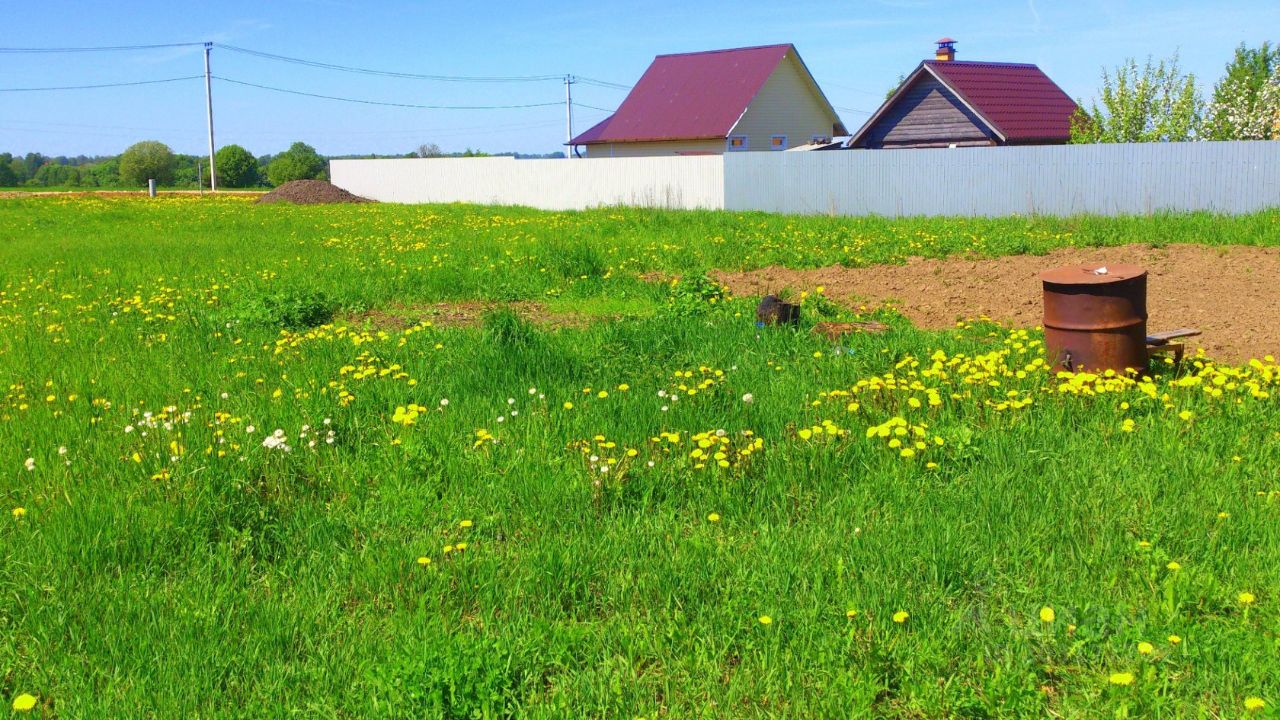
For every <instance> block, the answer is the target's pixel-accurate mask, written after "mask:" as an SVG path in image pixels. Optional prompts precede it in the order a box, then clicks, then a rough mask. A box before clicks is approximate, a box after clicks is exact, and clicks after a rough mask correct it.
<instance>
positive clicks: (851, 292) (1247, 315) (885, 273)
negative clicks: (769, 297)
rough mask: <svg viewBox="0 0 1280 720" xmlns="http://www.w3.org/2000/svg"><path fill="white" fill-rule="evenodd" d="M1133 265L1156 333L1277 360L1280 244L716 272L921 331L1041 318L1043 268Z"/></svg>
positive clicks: (727, 279)
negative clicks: (1143, 276) (820, 294)
mask: <svg viewBox="0 0 1280 720" xmlns="http://www.w3.org/2000/svg"><path fill="white" fill-rule="evenodd" d="M1087 262H1098V263H1103V264H1106V263H1112V264H1115V263H1134V264H1137V265H1141V266H1142V267H1145V268H1147V270H1148V272H1149V276H1148V290H1147V310H1148V312H1149V313H1150V318H1149V320H1148V323H1147V329H1148V331H1150V332H1155V331H1159V330H1169V329H1173V328H1178V327H1194V328H1199V329H1200V330H1203V331H1204V334H1203V335H1202V336H1200V337H1198V338H1190V339H1189V342H1188V347H1189V348H1193V347H1195V346H1197V345H1199V346H1201V347H1203V348H1204V349H1205V352H1207V353H1209V354H1210V355H1212V356H1213V357H1215V358H1217V359H1219V360H1224V361H1230V362H1241V361H1245V360H1248V359H1249V358H1252V357H1259V358H1260V357H1262V356H1263V355H1266V354H1272V355H1280V248H1258V247H1248V246H1242V245H1238V246H1231V247H1209V246H1204V245H1170V246H1168V247H1165V248H1159V249H1153V248H1151V247H1149V246H1146V245H1126V246H1123V247H1115V248H1090V249H1075V248H1070V249H1063V250H1056V251H1054V252H1052V253H1049V254H1048V255H1044V256H1030V255H1019V256H1013V257H1006V258H999V259H995V260H964V259H946V260H925V259H921V258H912V259H911V260H910V261H909V262H908V263H907V264H906V265H878V266H875V267H868V268H857V269H851V268H845V267H826V268H819V269H817V270H789V269H787V268H779V267H769V268H764V269H761V270H755V271H752V272H740V273H718V274H717V278H718V279H719V280H720V281H721V282H723V283H725V284H727V285H728V286H729V287H730V289H731V290H732V291H733V293H734V294H735V295H763V294H765V293H768V292H775V291H777V290H780V289H782V288H784V287H789V288H792V289H794V290H812V289H813V288H815V287H817V286H818V285H822V286H825V287H826V294H827V295H828V296H829V297H831V298H832V299H834V300H843V301H859V302H874V303H879V302H883V301H886V300H894V301H897V303H898V306H899V308H900V309H901V310H902V312H903V314H904V315H906V316H907V317H908V318H910V319H911V321H912V322H914V323H915V324H916V325H918V326H920V327H926V328H945V327H951V326H952V325H954V324H955V321H956V320H957V319H962V318H973V317H978V316H980V315H985V316H987V317H990V318H991V319H993V320H998V321H1000V322H1004V323H1011V324H1014V325H1018V326H1035V325H1039V324H1040V322H1041V321H1042V319H1043V315H1042V312H1043V309H1042V304H1041V285H1040V282H1039V280H1038V279H1037V277H1036V276H1037V273H1039V272H1040V271H1041V270H1046V269H1048V268H1052V267H1057V266H1059V265H1069V264H1073V263H1087Z"/></svg>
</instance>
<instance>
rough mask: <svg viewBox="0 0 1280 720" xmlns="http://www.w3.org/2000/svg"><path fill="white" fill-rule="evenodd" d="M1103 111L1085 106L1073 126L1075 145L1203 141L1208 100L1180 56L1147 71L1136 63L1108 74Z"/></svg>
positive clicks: (1150, 65) (1104, 81) (1151, 64)
mask: <svg viewBox="0 0 1280 720" xmlns="http://www.w3.org/2000/svg"><path fill="white" fill-rule="evenodd" d="M1100 95H1101V98H1100V99H1101V101H1102V104H1101V106H1099V105H1098V103H1096V102H1095V103H1093V105H1092V107H1091V108H1089V109H1088V110H1085V109H1084V107H1083V104H1082V105H1081V108H1080V110H1079V111H1077V113H1076V116H1075V117H1074V118H1072V122H1071V142H1075V143H1128V142H1179V141H1185V140H1197V139H1199V138H1200V129H1201V125H1202V118H1203V115H1204V100H1202V99H1201V97H1200V93H1199V91H1198V90H1197V89H1196V78H1195V75H1190V74H1188V75H1184V74H1182V71H1181V69H1180V68H1179V67H1178V56H1177V55H1174V56H1173V57H1172V58H1170V59H1168V60H1161V61H1160V62H1159V63H1156V62H1154V61H1153V60H1152V59H1151V58H1147V62H1146V64H1145V65H1143V66H1142V67H1139V66H1138V63H1137V62H1136V61H1135V60H1134V59H1133V58H1130V59H1128V60H1126V61H1125V62H1124V63H1123V64H1121V65H1120V66H1119V67H1117V68H1115V70H1114V72H1108V71H1106V70H1105V69H1104V70H1103V71H1102V89H1101V91H1100Z"/></svg>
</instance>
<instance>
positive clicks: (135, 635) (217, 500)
mask: <svg viewBox="0 0 1280 720" xmlns="http://www.w3.org/2000/svg"><path fill="white" fill-rule="evenodd" d="M1135 243H1137V244H1155V245H1157V246H1162V245H1167V244H1174V243H1197V244H1202V245H1208V246H1215V247H1221V248H1222V250H1223V252H1225V253H1230V252H1231V251H1232V250H1231V246H1234V245H1253V246H1263V247H1268V248H1273V247H1280V211H1278V212H1268V213H1260V214H1256V215H1250V216H1244V217H1237V218H1221V217H1215V216H1211V215H1205V214H1195V215H1179V216H1156V217H1141V218H1139V217H1134V218H1112V219H1106V218H1074V219H1047V218H1041V219H1001V220H993V219H950V220H939V219H930V220H924V219H903V220H893V219H883V218H865V219H849V218H826V217H813V218H796V217H783V216H771V215H764V214H757V213H748V214H734V213H721V212H660V211H646V210H635V209H604V210H595V211H589V212H582V213H548V212H537V211H531V210H523V209H511V208H494V207H467V206H393V205H378V204H368V205H352V206H313V207H292V206H281V205H271V206H259V205H254V204H252V202H251V200H250V199H249V198H244V197H220V198H204V199H202V198H199V197H198V196H170V197H165V198H162V199H160V200H158V201H157V200H147V199H145V198H141V197H139V198H124V197H92V196H74V197H30V198H26V197H23V198H9V199H3V200H0V373H2V374H3V376H2V377H0V392H3V396H2V397H0V467H3V468H4V470H3V472H2V473H0V503H7V504H4V505H3V508H2V509H3V510H4V515H3V518H4V521H3V522H0V559H2V562H0V638H2V641H0V695H3V697H4V700H5V702H12V701H13V699H14V698H15V697H17V696H18V695H19V694H21V693H29V694H31V695H34V696H35V697H36V698H37V705H36V708H35V710H34V715H35V716H36V717H41V716H43V717H59V718H102V717H148V716H150V717H231V716H237V717H286V716H301V717H313V716H316V717H396V718H400V717H403V718H417V717H448V718H473V717H475V718H485V717H571V718H578V717H600V718H605V717H608V718H613V717H629V718H636V717H643V718H662V717H691V716H697V717H729V718H738V717H794V718H826V717H894V718H897V717H904V718H919V717H953V716H961V717H1042V716H1064V717H1102V716H1130V717H1136V716H1151V717H1156V716H1159V717H1167V716H1175V717H1181V716H1195V717H1240V716H1243V715H1246V714H1248V713H1249V712H1250V710H1247V709H1246V701H1248V702H1249V705H1248V707H1255V706H1257V702H1258V701H1260V702H1261V703H1263V706H1262V708H1261V710H1260V711H1259V712H1260V713H1261V715H1262V716H1270V715H1268V714H1274V712H1275V707H1276V706H1277V705H1280V674H1278V673H1277V672H1276V666H1277V663H1276V653H1277V639H1276V638H1277V633H1280V596H1278V594H1277V588H1280V475H1277V471H1276V468H1278V467H1280V404H1278V403H1277V400H1276V398H1275V394H1276V393H1277V392H1280V366H1277V364H1276V361H1275V359H1274V357H1270V356H1267V355H1266V354H1265V353H1259V355H1260V357H1256V358H1254V359H1253V360H1252V361H1247V362H1240V363H1236V364H1231V365H1227V364H1217V363H1214V362H1213V361H1212V360H1210V359H1203V358H1202V359H1197V360H1193V361H1191V362H1189V363H1188V364H1187V365H1186V366H1184V367H1183V368H1182V369H1181V370H1179V369H1175V368H1172V367H1169V366H1167V365H1159V366H1157V367H1156V369H1155V372H1154V373H1153V375H1152V376H1150V377H1148V378H1139V379H1136V380H1131V379H1122V378H1100V377H1094V376H1089V375H1075V376H1058V375H1056V374H1054V373H1052V372H1050V371H1049V370H1048V369H1047V368H1046V367H1045V365H1044V362H1043V359H1042V349H1041V337H1040V334H1039V333H1038V332H1037V331H1035V330H1034V329H1031V328H1003V327H999V326H997V325H995V324H992V323H989V322H984V321H979V320H973V321H962V322H959V323H957V324H956V326H955V327H953V328H950V329H946V330H939V331H926V330H920V329H917V328H915V327H913V326H912V325H911V324H910V323H909V322H908V321H907V320H906V319H905V318H904V317H903V316H902V315H900V314H899V313H898V312H897V311H895V310H894V309H893V308H892V307H891V306H886V305H882V304H877V303H869V304H866V305H865V306H859V305H857V304H852V305H850V304H842V303H838V302H836V301H834V300H832V299H829V298H828V297H827V296H826V293H825V292H823V291H820V290H818V288H817V287H803V288H802V287H796V288H793V290H794V291H795V293H796V296H797V297H799V296H800V293H801V292H805V293H806V294H805V296H804V306H805V319H804V322H803V323H802V326H801V327H799V328H796V329H778V328H757V327H756V326H755V323H754V308H755V301H756V299H755V298H734V297H731V296H729V295H727V294H726V293H725V292H724V289H723V288H722V287H721V286H720V285H719V284H718V283H716V282H714V281H712V280H710V279H708V278H707V277H706V273H709V272H711V271H717V270H718V271H750V270H756V269H759V268H765V267H769V266H783V267H786V268H792V269H808V268H819V267H823V266H827V265H845V266H848V267H867V266H870V265H874V264H878V263H900V262H904V261H906V259H907V258H909V257H912V256H925V257H933V258H938V257H946V256H957V255H971V256H977V257H999V256H1005V255H1012V254H1027V253H1036V254H1040V253H1047V252H1049V251H1051V250H1054V249H1057V248H1064V247H1065V248H1072V247H1094V246H1108V247H1110V246H1122V245H1133V244H1135ZM1206 302H1218V303H1220V305H1221V312H1223V313H1230V312H1232V303H1231V302H1230V298H1209V299H1207V300H1206ZM818 320H829V321H841V322H859V321H861V322H866V321H875V322H878V323H883V324H885V325H887V326H888V330H887V331H885V332H881V333H858V334H853V335H848V336H846V337H844V338H842V339H840V340H839V341H836V342H832V341H830V340H828V339H825V338H823V337H820V336H819V335H816V334H814V333H812V332H810V331H809V326H811V325H812V324H813V323H814V322H815V321H818ZM1276 322H1277V323H1280V318H1277V321H1276Z"/></svg>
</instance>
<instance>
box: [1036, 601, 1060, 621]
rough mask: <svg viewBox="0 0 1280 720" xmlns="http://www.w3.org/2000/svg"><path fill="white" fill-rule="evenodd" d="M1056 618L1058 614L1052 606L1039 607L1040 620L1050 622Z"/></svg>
mask: <svg viewBox="0 0 1280 720" xmlns="http://www.w3.org/2000/svg"><path fill="white" fill-rule="evenodd" d="M1056 619H1058V615H1057V613H1055V612H1054V611H1053V608H1051V607H1049V606H1048V605H1045V606H1044V607H1042V608H1040V622H1044V623H1051V622H1053V621H1054V620H1056Z"/></svg>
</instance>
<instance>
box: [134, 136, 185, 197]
mask: <svg viewBox="0 0 1280 720" xmlns="http://www.w3.org/2000/svg"><path fill="white" fill-rule="evenodd" d="M176 162H177V161H176V159H175V158H174V157H173V151H172V150H170V149H169V146H168V145H165V144H164V143H162V142H159V141H157V140H143V141H142V142H140V143H134V144H133V145H130V146H129V149H128V150H125V151H124V153H123V154H122V155H120V181H121V182H123V183H124V184H126V185H135V186H138V185H146V184H147V180H150V179H154V180H155V181H156V183H158V184H160V185H169V184H171V183H173V170H174V165H175V164H176Z"/></svg>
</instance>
